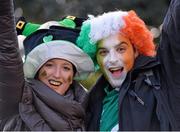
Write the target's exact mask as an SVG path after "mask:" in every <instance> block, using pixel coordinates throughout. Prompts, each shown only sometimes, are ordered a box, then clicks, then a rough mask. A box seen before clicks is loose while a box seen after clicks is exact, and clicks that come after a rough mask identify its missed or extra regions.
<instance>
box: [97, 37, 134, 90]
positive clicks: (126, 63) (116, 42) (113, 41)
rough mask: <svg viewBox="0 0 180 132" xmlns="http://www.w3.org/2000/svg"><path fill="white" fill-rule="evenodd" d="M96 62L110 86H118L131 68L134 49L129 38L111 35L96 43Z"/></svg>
mask: <svg viewBox="0 0 180 132" xmlns="http://www.w3.org/2000/svg"><path fill="white" fill-rule="evenodd" d="M96 57H97V61H98V64H99V66H100V68H101V70H102V72H103V74H104V76H105V78H106V79H107V80H108V81H109V83H110V84H111V86H112V87H114V88H116V87H120V86H121V85H122V83H123V82H124V80H125V79H126V76H127V73H128V72H129V71H130V70H131V69H132V67H133V65H134V60H135V51H134V49H133V47H132V45H131V43H130V41H129V39H127V38H125V37H123V36H122V35H119V36H118V35H112V36H109V37H107V38H105V39H103V40H101V41H100V42H99V43H98V52H97V56H96Z"/></svg>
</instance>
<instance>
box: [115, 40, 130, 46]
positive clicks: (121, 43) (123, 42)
mask: <svg viewBox="0 0 180 132" xmlns="http://www.w3.org/2000/svg"><path fill="white" fill-rule="evenodd" d="M123 44H126V45H127V42H125V41H122V42H120V43H119V44H118V45H116V46H115V47H118V46H121V45H123Z"/></svg>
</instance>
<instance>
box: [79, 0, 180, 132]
mask: <svg viewBox="0 0 180 132" xmlns="http://www.w3.org/2000/svg"><path fill="white" fill-rule="evenodd" d="M174 1H175V0H174ZM176 2H177V3H179V2H178V1H176ZM171 3H173V2H171ZM171 6H172V5H171ZM174 6H175V4H174ZM177 7H178V8H179V6H177ZM171 8H172V7H171ZM173 11H174V12H173V13H175V14H177V10H173ZM168 15H170V13H169V14H168ZM169 30H170V29H169ZM176 37H177V36H176ZM162 39H164V37H163V36H162ZM77 43H78V45H79V47H81V48H82V49H83V50H84V51H85V52H86V53H88V54H89V55H90V56H91V58H92V59H93V60H94V63H95V64H97V66H99V67H100V70H101V71H102V73H103V76H102V77H101V78H100V79H99V80H98V81H97V83H96V85H95V86H94V87H93V88H92V89H91V91H90V93H89V100H88V101H89V103H88V104H89V105H88V107H87V130H93V131H98V130H100V131H114V130H120V131H121V130H177V129H179V128H178V126H177V119H178V118H175V115H174V112H176V113H178V112H177V111H178V110H177V111H175V110H174V109H173V107H172V104H171V102H170V100H171V99H173V98H175V97H173V95H174V94H175V93H173V92H170V93H171V94H170V93H169V91H171V86H169V85H168V84H169V83H168V82H167V79H168V76H165V74H164V68H163V67H162V65H161V64H160V61H159V60H158V59H157V57H156V56H155V55H156V51H155V45H154V43H153V37H152V34H151V33H150V32H149V30H148V29H147V28H146V25H145V24H144V22H143V21H142V20H141V19H140V18H139V17H138V16H137V15H136V13H135V12H134V11H129V12H125V11H114V12H109V13H105V14H103V15H100V16H98V17H95V18H92V19H90V20H87V21H85V22H84V24H83V26H82V28H81V33H80V37H79V39H78V41H77ZM176 45H177V43H176ZM179 56H180V55H179ZM172 65H173V64H172ZM179 66H180V64H179ZM177 68H178V67H176V69H177ZM176 69H173V70H176ZM176 75H177V74H176ZM176 77H177V76H176ZM178 87H180V86H178ZM178 87H174V88H173V90H174V89H178ZM175 95H177V93H176V94H175ZM177 99H178V98H175V99H174V101H175V100H176V101H177ZM169 102H170V103H169ZM176 105H178V104H176Z"/></svg>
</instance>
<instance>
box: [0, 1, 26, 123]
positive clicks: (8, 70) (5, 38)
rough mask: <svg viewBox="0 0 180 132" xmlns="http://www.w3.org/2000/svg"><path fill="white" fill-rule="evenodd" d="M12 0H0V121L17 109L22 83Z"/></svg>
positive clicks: (14, 112) (21, 67) (21, 69)
mask: <svg viewBox="0 0 180 132" xmlns="http://www.w3.org/2000/svg"><path fill="white" fill-rule="evenodd" d="M13 12H14V8H13V0H0V121H1V120H2V119H5V118H8V117H9V116H12V115H13V114H16V112H17V111H18V102H19V101H20V99H21V94H22V87H23V85H24V75H23V63H22V60H21V56H20V54H19V50H18V43H17V36H16V30H15V22H14V14H13Z"/></svg>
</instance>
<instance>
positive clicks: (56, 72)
mask: <svg viewBox="0 0 180 132" xmlns="http://www.w3.org/2000/svg"><path fill="white" fill-rule="evenodd" d="M54 77H56V78H60V77H61V69H60V68H56V69H55V70H54Z"/></svg>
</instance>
